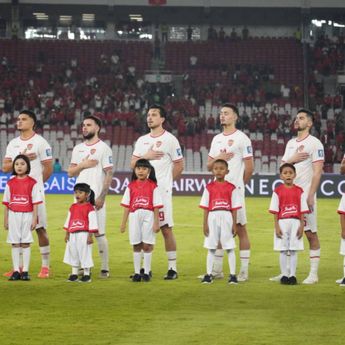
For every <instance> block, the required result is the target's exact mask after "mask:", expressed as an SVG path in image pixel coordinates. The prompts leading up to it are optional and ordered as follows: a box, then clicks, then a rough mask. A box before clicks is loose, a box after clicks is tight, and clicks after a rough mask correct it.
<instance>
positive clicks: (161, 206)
mask: <svg viewBox="0 0 345 345" xmlns="http://www.w3.org/2000/svg"><path fill="white" fill-rule="evenodd" d="M163 207H164V205H157V206H153V208H163Z"/></svg>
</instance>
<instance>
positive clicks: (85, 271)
mask: <svg viewBox="0 0 345 345" xmlns="http://www.w3.org/2000/svg"><path fill="white" fill-rule="evenodd" d="M89 275H90V267H88V268H84V276H89Z"/></svg>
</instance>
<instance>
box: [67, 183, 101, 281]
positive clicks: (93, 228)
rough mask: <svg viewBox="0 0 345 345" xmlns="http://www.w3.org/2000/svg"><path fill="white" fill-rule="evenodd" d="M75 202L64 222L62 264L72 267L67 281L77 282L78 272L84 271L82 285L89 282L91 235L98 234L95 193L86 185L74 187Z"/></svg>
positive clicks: (81, 184)
mask: <svg viewBox="0 0 345 345" xmlns="http://www.w3.org/2000/svg"><path fill="white" fill-rule="evenodd" d="M74 198H75V200H76V202H75V203H74V204H73V205H72V206H71V207H70V209H69V211H68V216H67V219H66V222H65V226H64V229H65V230H66V236H65V242H66V250H65V256H64V259H63V262H64V263H66V264H68V265H71V266H72V274H71V275H70V276H69V277H68V279H67V281H69V282H76V281H78V270H79V268H82V269H83V270H84V274H83V277H82V278H81V279H80V281H81V282H83V283H89V282H91V267H93V260H92V243H93V239H92V234H95V233H97V232H98V225H97V216H96V211H95V208H94V205H95V193H94V192H93V190H91V188H90V186H89V185H88V184H87V183H77V184H76V185H75V186H74Z"/></svg>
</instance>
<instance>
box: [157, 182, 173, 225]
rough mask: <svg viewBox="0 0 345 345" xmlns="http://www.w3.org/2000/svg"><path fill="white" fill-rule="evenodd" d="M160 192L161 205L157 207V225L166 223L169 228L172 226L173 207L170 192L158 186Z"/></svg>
mask: <svg viewBox="0 0 345 345" xmlns="http://www.w3.org/2000/svg"><path fill="white" fill-rule="evenodd" d="M158 188H159V191H160V193H161V198H162V202H163V207H162V208H160V209H159V226H160V227H163V226H164V225H167V226H168V227H169V228H172V227H173V226H174V220H173V209H172V193H171V191H167V190H166V189H164V188H162V187H158Z"/></svg>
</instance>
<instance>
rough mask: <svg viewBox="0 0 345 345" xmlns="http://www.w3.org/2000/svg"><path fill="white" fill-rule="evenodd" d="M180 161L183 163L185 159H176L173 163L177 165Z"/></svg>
mask: <svg viewBox="0 0 345 345" xmlns="http://www.w3.org/2000/svg"><path fill="white" fill-rule="evenodd" d="M180 161H183V158H179V159H176V160H175V161H173V163H177V162H180Z"/></svg>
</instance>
